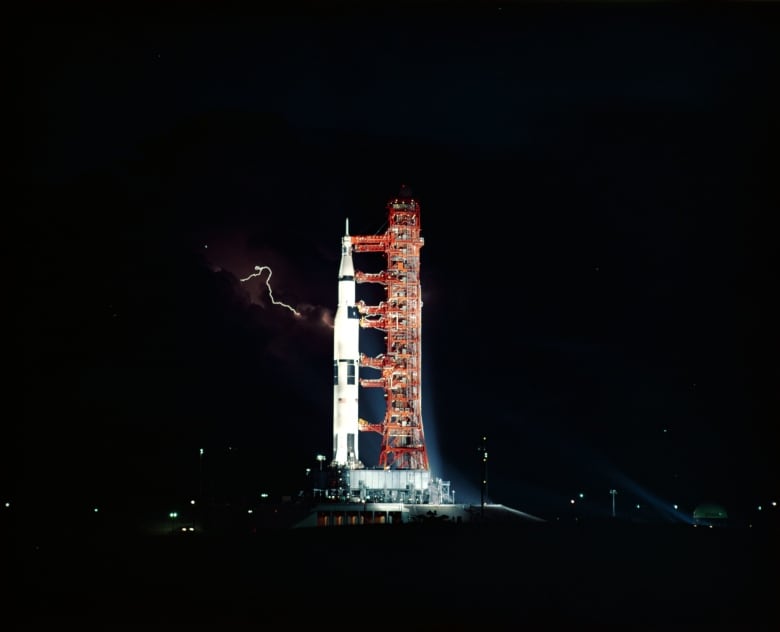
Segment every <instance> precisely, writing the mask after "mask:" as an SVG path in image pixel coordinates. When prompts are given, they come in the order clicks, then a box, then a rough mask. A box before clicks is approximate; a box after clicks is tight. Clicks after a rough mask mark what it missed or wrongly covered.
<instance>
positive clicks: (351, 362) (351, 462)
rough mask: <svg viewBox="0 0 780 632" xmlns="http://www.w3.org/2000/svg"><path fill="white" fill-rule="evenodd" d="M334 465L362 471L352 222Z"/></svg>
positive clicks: (343, 276) (339, 336)
mask: <svg viewBox="0 0 780 632" xmlns="http://www.w3.org/2000/svg"><path fill="white" fill-rule="evenodd" d="M333 334H334V335H333V463H332V465H333V466H334V467H339V468H348V469H355V468H358V467H362V464H361V462H360V458H359V456H358V433H359V431H360V430H359V420H358V389H359V383H358V379H359V368H360V367H359V365H360V357H359V356H360V351H359V336H360V314H359V313H358V309H357V307H356V306H355V267H354V265H353V263H352V240H351V238H350V236H349V220H347V221H346V234H345V235H344V236H343V237H342V238H341V262H340V263H339V290H338V305H337V307H336V318H335V322H334V332H333Z"/></svg>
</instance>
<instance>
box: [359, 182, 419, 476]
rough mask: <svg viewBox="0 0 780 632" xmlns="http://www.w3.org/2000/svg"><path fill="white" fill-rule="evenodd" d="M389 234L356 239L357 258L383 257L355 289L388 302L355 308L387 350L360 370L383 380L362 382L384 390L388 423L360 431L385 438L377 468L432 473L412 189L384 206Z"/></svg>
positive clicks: (416, 214) (416, 219)
mask: <svg viewBox="0 0 780 632" xmlns="http://www.w3.org/2000/svg"><path fill="white" fill-rule="evenodd" d="M386 209H387V213H388V222H387V223H388V227H387V231H386V232H385V233H384V234H381V235H372V236H360V235H353V236H352V237H351V239H352V246H353V249H354V251H355V252H375V253H384V254H385V256H386V261H387V265H386V268H385V269H384V270H382V271H381V272H375V273H369V272H362V271H356V272H355V281H356V282H357V283H379V284H381V285H383V286H384V288H385V300H383V301H381V302H380V303H379V304H378V305H366V304H365V302H364V301H358V302H357V308H358V312H359V313H360V315H361V316H360V326H361V327H362V328H372V329H377V330H380V331H382V332H384V333H385V340H386V343H387V348H386V351H385V353H383V354H380V355H378V356H376V357H369V356H366V355H365V354H363V353H361V354H360V366H361V367H368V368H371V369H376V370H377V371H379V372H380V376H379V377H377V378H373V379H366V378H362V379H360V385H361V386H363V387H366V388H382V389H384V396H385V417H384V419H383V420H382V422H381V423H370V422H368V421H366V420H364V419H361V420H360V430H361V431H372V432H378V433H379V434H381V435H382V443H381V448H380V453H379V465H380V466H381V467H384V468H385V469H411V470H428V469H429V465H428V453H427V450H426V447H425V434H424V432H423V420H422V399H421V395H422V393H421V390H420V378H421V357H422V355H421V331H422V293H421V288H420V249H421V248H422V246H423V244H424V239H423V237H422V236H421V234H420V205H419V203H418V202H417V200H415V199H414V198H413V197H412V194H411V191H409V189H408V188H406V187H402V188H401V191H400V193H399V194H398V196H397V197H395V198H392V199H390V200H389V201H388V202H387V204H386Z"/></svg>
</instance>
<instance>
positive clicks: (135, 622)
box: [7, 523, 779, 630]
mask: <svg viewBox="0 0 780 632" xmlns="http://www.w3.org/2000/svg"><path fill="white" fill-rule="evenodd" d="M34 540H35V541H33V539H29V538H26V537H25V536H24V534H17V536H16V537H15V538H14V539H13V544H12V546H13V551H12V554H13V555H14V557H15V559H16V560H17V561H18V562H19V563H20V565H19V567H18V574H14V575H13V578H12V579H13V581H12V584H13V588H15V589H17V592H18V598H17V599H15V600H14V605H15V606H16V607H17V608H18V609H19V612H18V621H19V622H20V623H19V627H18V629H20V630H38V629H40V630H44V629H45V630H49V629H55V628H60V627H61V626H63V625H69V624H73V625H75V626H76V629H79V630H85V629H94V630H136V629H137V630H150V629H161V630H162V629H164V630H179V629H187V630H193V629H215V630H216V629H219V630H234V629H248V628H250V627H251V628H253V629H256V628H258V627H260V628H262V627H263V626H264V625H268V624H274V625H276V624H288V623H289V625H291V626H292V625H294V626H295V627H296V628H297V627H298V626H300V625H311V624H314V625H319V627H320V629H332V628H334V626H335V625H336V624H337V622H343V623H344V624H345V625H347V627H352V626H353V625H358V626H359V627H361V628H365V627H373V626H375V625H382V627H387V626H392V627H395V626H398V627H399V628H400V629H404V630H409V629H411V630H414V629H423V628H424V629H426V630H430V629H448V630H459V629H466V628H473V627H474V626H478V627H484V628H486V629H518V628H521V627H523V628H528V626H529V625H531V626H532V629H540V626H541V627H542V628H546V627H548V626H549V627H550V628H553V627H556V629H559V628H558V627H557V626H560V625H565V626H566V627H567V628H569V627H570V626H571V627H576V628H578V629H583V628H588V629H604V628H608V627H613V626H614V627H615V628H617V629H659V630H669V629H699V628H701V629H733V630H737V629H739V630H763V629H767V630H768V629H776V628H774V626H773V625H771V622H772V620H773V618H774V619H775V621H776V617H775V616H774V615H773V616H772V617H770V613H771V606H773V604H774V600H775V599H776V596H777V594H779V593H778V591H777V588H778V585H777V579H776V574H775V575H774V576H773V573H772V572H770V571H772V569H774V570H776V564H777V555H776V554H774V553H773V552H772V551H771V549H770V548H769V546H770V544H771V531H770V530H769V529H747V528H740V529H725V528H719V529H718V528H716V529H707V528H694V527H691V526H679V527H671V528H667V527H657V526H652V527H647V526H639V525H630V524H590V525H585V524H582V525H565V526H564V525H559V524H550V523H543V524H539V523H529V524H516V525H486V524H481V525H480V524H425V525H396V526H389V525H383V526H367V527H343V528H330V529H315V528H309V529H292V530H288V529H267V530H262V531H258V532H257V533H256V534H253V535H241V536H230V535H228V534H224V535H220V536H218V537H212V536H206V535H200V536H198V535H195V536H157V537H140V536H130V535H126V534H125V535H117V536H115V537H112V536H111V534H108V533H102V534H100V535H93V536H91V537H89V538H86V537H85V538H75V537H68V538H54V537H51V538H41V537H37V538H35V539H34ZM7 541H9V540H7ZM773 555H774V557H772V556H773Z"/></svg>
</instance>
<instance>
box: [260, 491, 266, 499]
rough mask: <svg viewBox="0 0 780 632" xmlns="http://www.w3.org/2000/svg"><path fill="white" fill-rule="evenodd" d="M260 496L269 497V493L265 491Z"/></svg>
mask: <svg viewBox="0 0 780 632" xmlns="http://www.w3.org/2000/svg"><path fill="white" fill-rule="evenodd" d="M260 498H268V494H266V493H265V492H263V493H262V494H260Z"/></svg>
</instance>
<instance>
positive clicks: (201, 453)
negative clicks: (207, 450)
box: [200, 448, 203, 456]
mask: <svg viewBox="0 0 780 632" xmlns="http://www.w3.org/2000/svg"><path fill="white" fill-rule="evenodd" d="M200 455H201V456H203V448H201V449H200Z"/></svg>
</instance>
